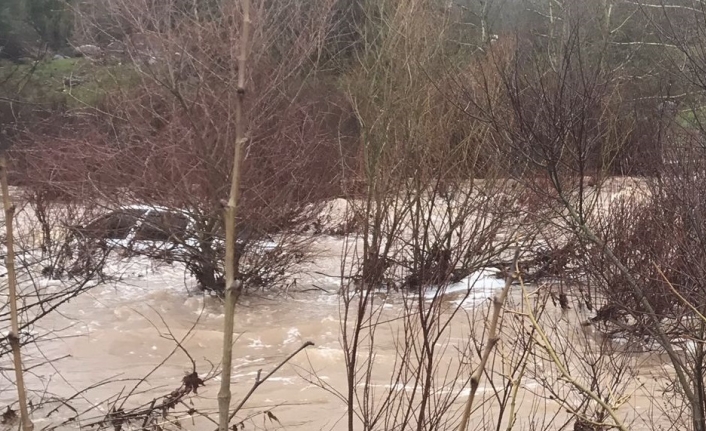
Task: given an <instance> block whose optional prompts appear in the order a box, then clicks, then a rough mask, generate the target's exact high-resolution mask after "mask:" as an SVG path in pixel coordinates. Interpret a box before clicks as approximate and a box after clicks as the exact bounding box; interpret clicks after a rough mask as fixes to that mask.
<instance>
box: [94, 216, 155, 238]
mask: <svg viewBox="0 0 706 431" xmlns="http://www.w3.org/2000/svg"><path fill="white" fill-rule="evenodd" d="M144 213H145V211H144V210H133V209H127V210H117V211H113V212H111V213H108V214H105V215H103V216H101V217H98V218H97V219H95V220H94V221H92V222H91V223H89V224H88V226H86V227H85V228H84V229H82V232H83V234H84V235H85V236H86V237H89V238H96V239H125V238H126V237H127V236H128V235H129V234H130V231H131V230H132V229H133V228H134V227H135V224H136V223H137V220H138V219H139V218H140V217H141V216H142V215H143V214H144Z"/></svg>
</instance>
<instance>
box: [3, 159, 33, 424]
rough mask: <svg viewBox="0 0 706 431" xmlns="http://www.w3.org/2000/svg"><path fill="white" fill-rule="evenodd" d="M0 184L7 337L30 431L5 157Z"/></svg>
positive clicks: (23, 416) (22, 412)
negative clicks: (2, 214)
mask: <svg viewBox="0 0 706 431" xmlns="http://www.w3.org/2000/svg"><path fill="white" fill-rule="evenodd" d="M0 183H1V184H2V202H3V207H4V208H5V229H6V231H7V253H6V257H5V265H6V267H7V284H8V287H9V290H10V296H9V299H8V300H9V301H10V320H11V326H12V328H11V330H10V334H9V335H8V337H7V338H8V339H9V340H10V345H11V346H12V356H13V361H14V367H15V379H16V380H17V398H18V399H19V402H20V418H21V419H22V429H23V430H24V431H32V430H33V429H34V425H33V424H32V421H31V419H30V417H29V410H28V409H27V395H26V393H25V382H24V375H23V374H22V354H21V352H20V323H19V317H18V315H17V314H18V313H17V278H16V275H15V245H14V237H13V236H12V220H13V218H14V216H15V206H14V205H12V202H11V201H10V192H9V187H8V185H7V159H6V158H5V155H4V154H3V155H0Z"/></svg>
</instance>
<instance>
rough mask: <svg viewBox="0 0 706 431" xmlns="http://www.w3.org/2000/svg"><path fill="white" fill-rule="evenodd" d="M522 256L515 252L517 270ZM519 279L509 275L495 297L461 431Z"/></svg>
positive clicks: (465, 425) (465, 424)
mask: <svg viewBox="0 0 706 431" xmlns="http://www.w3.org/2000/svg"><path fill="white" fill-rule="evenodd" d="M519 256H520V248H519V247H518V248H517V250H516V251H515V258H514V259H513V267H515V269H517V262H518V258H519ZM516 277H517V274H516V273H513V274H508V276H507V277H506V278H505V287H503V290H502V291H501V292H500V296H497V295H496V296H495V297H494V298H493V315H492V316H491V317H490V326H489V329H488V343H487V344H486V345H485V349H483V355H482V356H481V361H480V364H479V365H478V368H476V370H475V372H474V373H473V375H472V376H471V393H470V394H468V400H467V402H466V407H465V409H464V410H463V416H462V417H461V424H460V425H459V426H458V430H459V431H466V429H468V419H469V418H470V416H471V409H472V408H473V399H474V398H475V394H476V391H477V390H478V386H479V385H480V379H481V377H482V376H483V372H484V371H485V366H486V364H487V363H488V358H489V357H490V354H491V353H492V351H493V348H495V345H496V344H497V343H498V341H499V337H498V335H497V332H498V322H499V320H500V312H501V311H502V308H503V305H504V304H505V299H506V298H507V295H508V293H509V292H510V286H512V282H513V280H515V278H516Z"/></svg>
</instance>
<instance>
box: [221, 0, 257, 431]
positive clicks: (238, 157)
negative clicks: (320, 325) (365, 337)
mask: <svg viewBox="0 0 706 431" xmlns="http://www.w3.org/2000/svg"><path fill="white" fill-rule="evenodd" d="M242 6H243V23H242V27H241V29H240V54H239V56H238V88H237V90H236V91H237V95H236V99H235V152H234V156H233V172H232V174H231V185H230V195H229V198H228V203H227V205H226V207H225V226H226V264H225V266H226V274H225V276H226V279H225V320H224V323H223V364H222V366H223V371H222V373H221V388H220V391H219V392H218V413H219V415H218V429H219V431H228V423H229V422H230V419H229V413H230V412H229V410H230V400H231V392H230V375H231V366H232V362H233V326H234V318H235V303H236V302H237V300H238V295H239V293H240V290H241V288H242V286H240V285H236V282H235V217H236V210H237V208H238V190H239V188H240V174H241V164H242V159H243V150H242V149H243V144H244V142H245V124H243V102H244V99H245V64H246V60H247V53H248V51H247V46H248V31H249V29H250V0H242Z"/></svg>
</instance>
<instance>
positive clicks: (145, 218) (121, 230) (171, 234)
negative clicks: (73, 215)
mask: <svg viewBox="0 0 706 431" xmlns="http://www.w3.org/2000/svg"><path fill="white" fill-rule="evenodd" d="M224 243H225V239H224V238H223V235H221V233H220V230H216V229H215V228H214V229H211V232H207V231H205V229H202V228H201V227H200V226H199V225H198V223H197V221H196V220H195V219H194V218H193V217H191V215H189V214H188V213H187V212H185V211H181V210H179V209H172V208H165V207H158V206H145V205H129V206H123V207H120V208H118V209H115V210H112V211H110V212H108V213H106V214H103V215H101V216H99V217H97V218H95V219H94V220H92V221H90V222H89V223H88V224H86V225H85V226H74V227H72V228H71V229H70V236H69V242H68V245H69V247H71V248H77V247H80V248H81V249H86V248H94V247H95V246H97V247H100V248H101V249H103V250H108V251H109V250H119V251H126V252H133V253H135V254H145V255H148V256H153V257H167V255H169V256H168V257H178V256H175V255H174V254H177V255H179V254H184V253H186V254H187V255H191V254H195V253H199V252H201V251H204V250H203V249H204V248H206V247H209V248H212V249H222V248H223V247H224ZM246 243H252V244H254V245H255V246H256V248H257V249H258V250H269V249H272V248H275V247H276V246H277V245H276V244H275V243H274V242H273V241H272V240H271V239H270V238H264V239H263V238H259V237H256V235H254V233H253V232H252V230H249V229H241V230H239V234H238V237H237V238H236V247H237V248H239V249H240V251H242V248H243V247H244V246H245V244H246ZM92 246H93V247H92ZM163 255H164V256H163Z"/></svg>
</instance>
